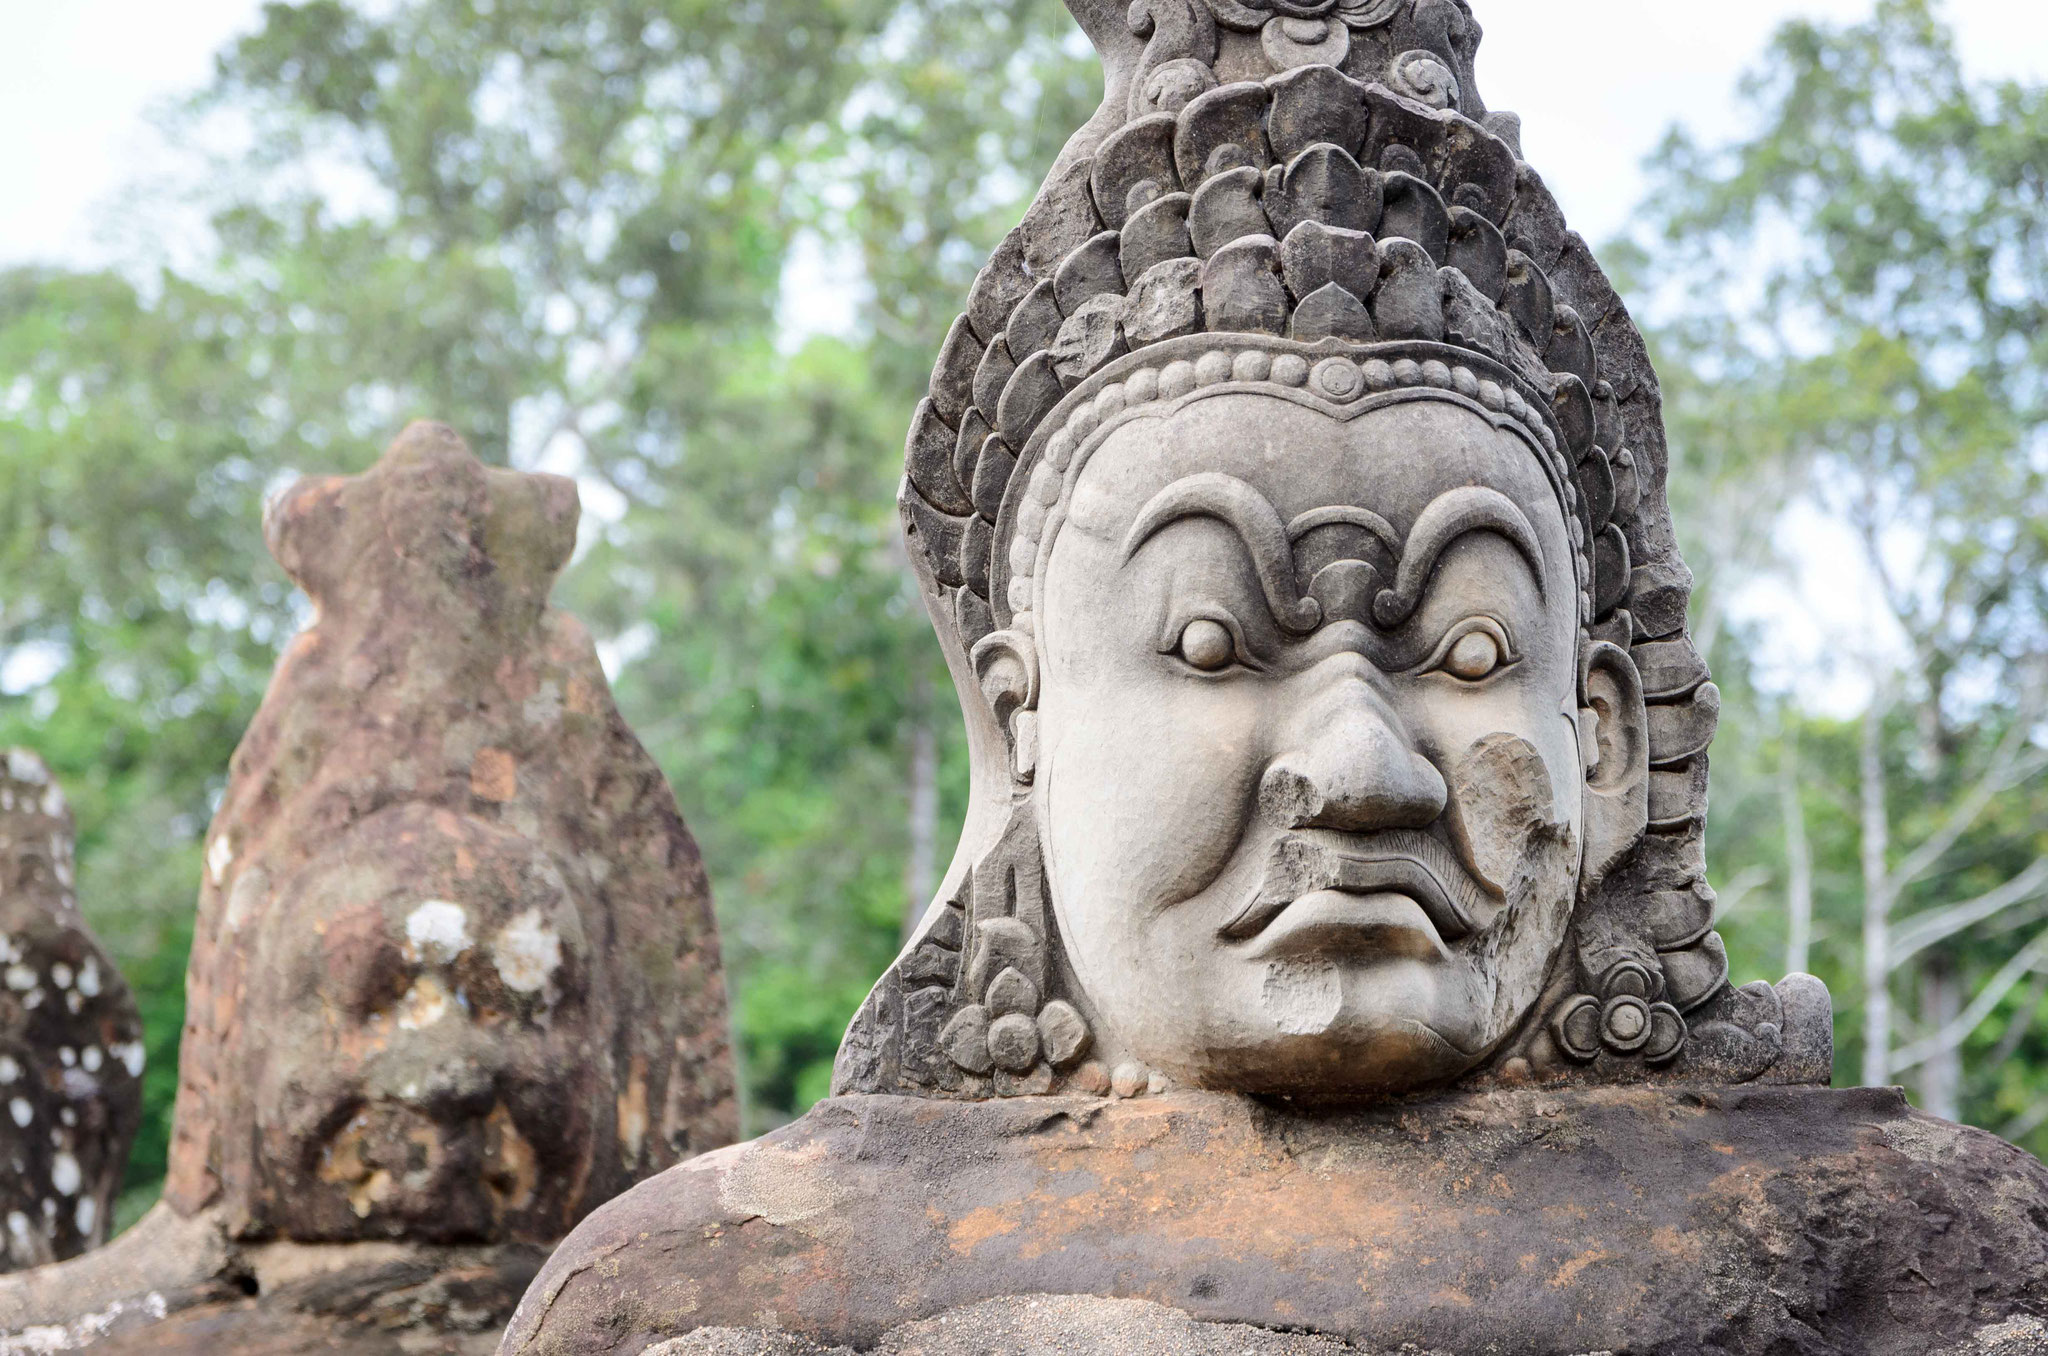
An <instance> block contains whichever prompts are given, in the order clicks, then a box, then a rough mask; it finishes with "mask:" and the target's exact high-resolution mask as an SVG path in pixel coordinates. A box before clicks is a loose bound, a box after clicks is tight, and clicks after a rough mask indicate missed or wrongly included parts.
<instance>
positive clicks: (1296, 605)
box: [1123, 471, 1548, 634]
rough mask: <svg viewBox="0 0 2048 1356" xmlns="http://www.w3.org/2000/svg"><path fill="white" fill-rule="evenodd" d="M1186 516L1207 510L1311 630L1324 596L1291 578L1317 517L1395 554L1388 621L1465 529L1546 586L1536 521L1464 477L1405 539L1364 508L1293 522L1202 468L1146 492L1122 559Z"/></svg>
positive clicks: (1383, 603) (1382, 618)
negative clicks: (1501, 543) (1515, 556)
mask: <svg viewBox="0 0 2048 1356" xmlns="http://www.w3.org/2000/svg"><path fill="white" fill-rule="evenodd" d="M1186 518H1213V519H1215V520H1217V521H1218V522H1221V523H1224V524H1225V525H1227V526H1228V527H1230V528H1231V530H1232V531H1234V532H1236V533H1237V535H1238V537H1239V539H1240V540H1242V541H1243V543H1244V547H1245V553H1246V554H1247V555H1248V556H1249V557H1250V558H1251V562H1252V568H1253V570H1254V571H1255V572H1256V573H1257V575H1258V577H1259V588H1260V590H1261V591H1262V592H1263V593H1264V594H1265V597H1266V603H1267V605H1268V606H1269V607H1271V608H1272V609H1273V616H1274V619H1275V620H1276V621H1278V622H1279V623H1280V625H1281V626H1282V627H1283V628H1285V629H1286V630H1289V631H1292V632H1295V633H1296V634H1306V633H1307V632H1310V631H1313V630H1314V629H1315V628H1316V627H1317V626H1318V625H1320V624H1321V622H1322V605H1321V604H1320V603H1318V602H1317V601H1316V600H1315V599H1314V598H1306V597H1303V596H1302V594H1301V591H1300V589H1299V587H1298V586H1297V584H1296V582H1295V568H1294V542H1295V541H1296V539H1298V538H1300V537H1302V536H1304V535H1305V534H1307V533H1309V532H1311V531H1313V530H1315V529H1316V528H1318V527H1324V526H1328V525H1330V524H1332V523H1347V524H1350V525H1353V526H1357V527H1363V528H1365V529H1366V530H1367V531H1369V532H1371V533H1372V535H1373V536H1374V537H1376V538H1378V539H1379V540H1380V541H1381V542H1382V543H1383V544H1385V545H1386V546H1387V548H1388V550H1389V551H1391V552H1392V553H1393V555H1394V557H1395V559H1396V561H1397V565H1396V568H1395V575H1394V582H1393V584H1392V586H1391V587H1389V588H1385V589H1382V590H1380V592H1379V595H1378V596H1377V597H1375V598H1374V599H1373V609H1372V610H1373V620H1374V621H1375V622H1376V623H1377V624H1378V625H1379V626H1381V627H1382V628H1385V629H1388V630H1391V629H1393V628H1394V627H1397V626H1400V625H1402V624H1404V623H1405V622H1407V620H1408V619H1409V618H1410V617H1412V616H1414V615H1415V609H1416V608H1417V607H1418V606H1420V605H1421V602H1422V594H1423V590H1424V589H1425V588H1427V587H1428V584H1429V579H1430V575H1431V574H1432V573H1433V572H1434V571H1435V569H1436V564H1437V561H1438V560H1439V559H1441V558H1442V556H1443V553H1444V551H1445V550H1447V549H1448V548H1449V547H1450V545H1451V543H1452V542H1455V541H1456V540H1458V539H1459V538H1460V537H1463V536H1465V535H1466V534H1468V533H1472V532H1492V533H1495V534H1497V535H1499V536H1501V537H1504V538H1506V539H1507V541H1508V543H1509V544H1510V545H1512V546H1513V547H1514V548H1515V549H1516V550H1517V551H1518V552H1520V553H1521V555H1522V557H1523V559H1525V560H1526V561H1527V562H1528V564H1529V568H1530V571H1531V573H1532V574H1533V575H1534V576H1535V579H1536V590H1537V592H1538V594H1540V595H1546V596H1547V592H1548V590H1547V587H1546V585H1545V583H1544V579H1543V548H1542V545H1541V544H1540V543H1539V542H1538V541H1537V538H1536V529H1535V528H1533V527H1532V526H1530V524H1529V519H1528V517H1527V515H1525V514H1524V513H1523V512H1522V510H1521V509H1520V508H1518V507H1517V506H1516V504H1515V502H1514V501H1513V500H1512V499H1509V498H1508V497H1507V496H1506V495H1504V494H1502V493H1501V492H1500V491H1499V490H1494V489H1489V488H1487V487H1485V486H1482V485H1466V486H1460V487H1459V488H1457V489H1453V490H1446V491H1445V492H1444V493H1442V494H1440V495H1438V496H1437V497H1436V498H1435V499H1433V500H1431V501H1430V503H1429V506H1428V507H1427V508H1425V509H1423V511H1422V513H1421V515H1420V516H1419V517H1417V518H1416V520H1415V526H1414V527H1413V528H1412V529H1410V531H1409V533H1408V539H1407V541H1406V542H1405V543H1404V542H1402V541H1401V540H1400V537H1399V535H1398V534H1397V533H1396V532H1395V531H1394V529H1393V527H1392V525H1391V524H1389V523H1388V522H1387V520H1386V519H1384V518H1382V517H1380V516H1379V515H1378V514H1376V513H1373V512H1372V511H1371V510H1369V509H1362V508H1356V507H1352V506H1348V505H1338V506H1332V507H1329V508H1322V509H1316V510H1313V511H1311V512H1308V513H1304V514H1302V515H1301V516H1300V517H1298V518H1296V519H1295V520H1294V521H1293V522H1292V523H1291V524H1288V523H1282V522H1281V520H1280V514H1279V512H1278V511H1277V510H1276V509H1275V508H1274V507H1273V505H1272V502H1271V501H1270V500H1268V499H1267V498H1266V496H1265V495H1263V494H1261V493H1259V491H1257V490H1256V489H1254V488H1252V486H1250V485H1248V484H1246V483H1245V482H1244V481H1242V480H1239V479H1238V478H1237V477H1235V476H1229V475H1224V474H1223V473H1221V472H1219V471H1205V472H1202V473H1200V474H1198V475H1192V476H1187V477H1185V478H1184V479H1181V480H1177V481H1175V482H1174V483H1173V484H1171V485H1169V486H1167V487H1166V488H1165V489H1163V490H1161V491H1160V492H1159V493H1158V494H1156V495H1154V496H1152V499H1151V500H1150V501H1149V502H1148V503H1147V504H1146V505H1145V507H1144V508H1143V509H1142V510H1140V511H1139V513H1138V517H1137V520H1136V521H1135V522H1133V523H1132V524H1131V530H1130V531H1129V533H1127V534H1126V535H1125V537H1124V544H1123V559H1124V560H1125V561H1126V562H1128V561H1129V560H1130V559H1131V557H1132V556H1134V555H1136V554H1137V552H1138V549H1139V548H1140V547H1142V546H1144V544H1145V543H1146V542H1148V541H1150V540H1151V539H1152V538H1153V537H1155V536H1157V535H1158V534H1159V532H1160V531H1162V530H1163V529H1164V528H1166V527H1167V526H1168V525H1170V524H1172V523H1176V522H1179V521H1181V520H1183V519H1186Z"/></svg>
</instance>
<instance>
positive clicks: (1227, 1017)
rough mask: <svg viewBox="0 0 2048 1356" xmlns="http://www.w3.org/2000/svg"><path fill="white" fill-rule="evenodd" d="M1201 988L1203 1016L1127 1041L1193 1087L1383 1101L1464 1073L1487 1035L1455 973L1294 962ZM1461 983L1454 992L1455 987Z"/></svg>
mask: <svg viewBox="0 0 2048 1356" xmlns="http://www.w3.org/2000/svg"><path fill="white" fill-rule="evenodd" d="M1247 968H1248V969H1249V970H1250V974H1249V975H1245V976H1241V978H1243V979H1245V980H1248V981H1249V982H1244V983H1239V984H1227V983H1225V984H1216V985H1214V986H1212V987H1209V989H1208V994H1209V996H1210V1000H1211V1001H1210V1003H1209V1004H1207V1005H1205V1006H1207V1007H1208V1011H1206V1012H1203V1013H1200V1014H1199V1015H1197V1014H1194V1013H1190V1012H1188V1011H1187V1010H1186V1009H1185V1008H1184V1009H1182V1013H1181V1015H1182V1017H1183V1018H1184V1019H1192V1020H1188V1021H1187V1022H1186V1024H1185V1025H1182V1026H1179V1027H1162V1026H1158V1025H1152V1026H1151V1027H1150V1028H1149V1029H1146V1030H1138V1031H1134V1032H1133V1033H1132V1034H1133V1037H1134V1038H1133V1039H1131V1040H1130V1041H1129V1046H1130V1048H1131V1049H1132V1052H1133V1053H1134V1054H1135V1055H1136V1056H1137V1057H1138V1058H1139V1059H1140V1060H1142V1061H1144V1062H1145V1063H1147V1064H1149V1065H1151V1066H1152V1067H1154V1068H1158V1069H1161V1070H1163V1071H1164V1072H1166V1073H1167V1074H1169V1075H1171V1076H1172V1077H1173V1078H1174V1079H1175V1080H1176V1081H1178V1082H1180V1083H1182V1084H1185V1085H1188V1086H1193V1087H1201V1088H1209V1089H1215V1090H1219V1091H1222V1090H1228V1091H1235V1092H1248V1093H1262V1094H1276V1095H1289V1096H1293V1095H1308V1094H1316V1095H1320V1096H1336V1097H1361V1096H1385V1095H1388V1094H1394V1093H1402V1092H1408V1091H1412V1090H1415V1089H1418V1088H1423V1087H1428V1086H1431V1085H1434V1084H1438V1083H1443V1082H1447V1081H1449V1080H1451V1079H1454V1078H1456V1077H1458V1076H1459V1075H1461V1074H1463V1073H1466V1072H1468V1071H1469V1070H1470V1069H1471V1068H1472V1067H1473V1066H1474V1065H1475V1064H1477V1063H1478V1062H1479V1061H1480V1059H1481V1058H1483V1057H1484V1054H1485V1051H1486V1049H1487V1048H1488V1046H1489V1043H1490V1041H1491V1040H1492V1038H1493V1037H1494V1035H1495V1034H1496V1033H1495V1032H1493V1031H1492V1030H1491V1029H1490V1023H1489V1021H1488V1015H1489V1013H1490V1010H1491V1004H1490V1003H1489V1002H1484V1001H1480V1000H1481V997H1482V996H1481V995H1479V994H1475V993H1471V992H1468V991H1467V990H1468V988H1469V980H1470V978H1471V976H1470V972H1469V971H1467V970H1466V969H1465V968H1464V967H1462V966H1450V965H1443V964H1440V963H1433V962H1424V961H1415V960H1409V959H1383V960H1380V961H1379V962H1377V963H1363V964H1361V963H1357V962H1352V963H1346V962H1345V961H1343V960H1337V959H1331V958H1315V957H1300V958H1291V959H1285V960H1275V961H1270V962H1267V963H1264V964H1260V965H1257V966H1255V967H1247ZM1461 980H1462V981H1466V982H1464V983H1461V982H1460V981H1461Z"/></svg>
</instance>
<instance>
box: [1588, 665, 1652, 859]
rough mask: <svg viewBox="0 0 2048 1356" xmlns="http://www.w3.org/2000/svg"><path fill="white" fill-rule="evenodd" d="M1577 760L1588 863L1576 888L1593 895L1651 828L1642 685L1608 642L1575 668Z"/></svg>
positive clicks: (1647, 731) (1646, 720)
mask: <svg viewBox="0 0 2048 1356" xmlns="http://www.w3.org/2000/svg"><path fill="white" fill-rule="evenodd" d="M1579 752H1580V756H1581V760H1582V761H1583V763H1584V764H1585V769H1586V801H1585V804H1586V855H1585V863H1584V865H1583V867H1582V868H1581V870H1580V878H1579V879H1580V888H1581V889H1582V890H1586V891H1591V890H1592V889H1594V888H1595V887H1597V886H1598V885H1599V884H1600V882H1601V880H1602V879H1603V878H1604V877H1605V876H1606V875H1607V872H1608V871H1609V870H1610V869H1611V868H1612V867H1613V866H1614V863H1615V862H1616V861H1617V860H1618V859H1619V858H1620V857H1621V855H1622V854H1623V853H1625V852H1627V851H1628V850H1629V849H1630V848H1632V847H1634V846H1635V845H1636V844H1637V843H1638V842H1639V841H1641V839H1642V836H1643V832H1644V830H1645V829H1647V828H1648V827H1649V822H1650V729H1649V717H1648V716H1647V715H1645V714H1644V711H1643V682H1642V678H1641V677H1640V676H1639V675H1638V674H1637V673H1636V665H1635V661H1634V660H1633V659H1630V658H1629V656H1628V652H1627V651H1626V650H1623V649H1622V648H1621V647H1620V646H1618V645H1613V644H1610V643H1608V642H1607V641H1604V640H1603V641H1594V642H1590V643H1588V644H1587V645H1586V646H1585V648H1584V657H1583V659H1582V660H1581V662H1580V665H1579Z"/></svg>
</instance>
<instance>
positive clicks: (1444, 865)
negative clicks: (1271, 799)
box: [1223, 830, 1487, 943]
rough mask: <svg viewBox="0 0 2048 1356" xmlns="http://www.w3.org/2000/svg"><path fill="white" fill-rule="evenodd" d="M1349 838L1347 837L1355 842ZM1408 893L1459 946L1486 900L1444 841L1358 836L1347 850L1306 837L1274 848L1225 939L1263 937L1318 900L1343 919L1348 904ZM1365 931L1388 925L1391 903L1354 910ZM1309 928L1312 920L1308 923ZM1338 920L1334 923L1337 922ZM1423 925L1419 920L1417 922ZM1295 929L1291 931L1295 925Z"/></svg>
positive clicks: (1320, 907) (1323, 909) (1323, 910)
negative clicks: (1297, 909) (1256, 887)
mask: <svg viewBox="0 0 2048 1356" xmlns="http://www.w3.org/2000/svg"><path fill="white" fill-rule="evenodd" d="M1352 837H1353V836H1351V835H1346V838H1347V839H1348V838H1352ZM1331 895H1335V896H1350V897H1352V898H1354V899H1359V900H1364V899H1370V898H1372V897H1375V896H1387V895H1399V896H1406V897H1407V898H1408V899H1410V900H1413V901H1414V903H1415V904H1417V905H1419V906H1420V907H1421V911H1422V914H1423V915H1424V917H1426V918H1427V920H1428V923H1429V926H1430V927H1431V928H1432V929H1433V930H1434V931H1435V934H1436V939H1437V940H1438V941H1440V942H1444V943H1449V942H1455V941H1457V940H1459V939H1460V938H1463V937H1468V936H1470V935H1471V934H1472V933H1473V932H1475V931H1477V930H1478V926H1479V925H1478V921H1477V918H1478V913H1479V910H1481V909H1482V908H1484V907H1485V906H1486V903H1487V899H1486V896H1485V894H1484V892H1482V891H1481V889H1480V888H1479V886H1478V884H1477V883H1476V882H1475V881H1474V880H1473V879H1472V877H1471V875H1470V874H1469V873H1468V872H1466V871H1465V870H1464V868H1463V867H1462V866H1461V865H1459V863H1458V862H1457V861H1456V860H1455V859H1453V858H1452V856H1451V851H1450V849H1449V848H1448V847H1446V846H1445V845H1444V844H1443V843H1442V842H1440V841H1439V840H1437V839H1435V838H1433V837H1431V836H1429V835H1428V834H1425V833H1420V832H1416V831H1413V830H1399V831H1395V832H1390V833H1381V834H1373V835H1371V836H1369V837H1367V836H1356V838H1355V841H1347V842H1345V843H1343V844H1342V845H1341V846H1337V845H1333V844H1331V843H1328V842H1324V841H1320V840H1318V839H1314V838H1309V837H1307V836H1304V835H1300V834H1290V835H1287V836H1286V837H1283V838H1281V839H1280V840H1279V841H1277V842H1276V843H1274V844H1273V849H1272V852H1271V854H1270V855H1269V856H1268V858H1267V861H1266V876H1265V880H1264V882H1263V883H1262V885H1261V886H1260V888H1259V892H1258V893H1257V894H1256V895H1254V896H1253V897H1252V900H1251V902H1250V903H1249V904H1247V905H1246V906H1245V907H1244V908H1243V909H1242V910H1241V911H1240V912H1239V913H1238V915H1237V916H1236V917H1235V918H1233V919H1231V920H1230V922H1228V923H1226V924H1225V925H1224V926H1223V935H1224V936H1225V937H1227V938H1229V939H1230V940H1232V941H1245V940H1248V939H1250V938H1252V937H1255V936H1257V935H1258V934H1260V933H1261V932H1264V931H1265V930H1266V929H1267V928H1268V927H1269V926H1271V925H1272V924H1273V923H1274V922H1275V920H1277V919H1279V918H1280V917H1281V916H1282V915H1283V914H1286V913H1287V912H1289V910H1290V909H1292V908H1294V907H1296V906H1297V905H1303V906H1306V905H1308V904H1309V903H1310V901H1312V900H1313V901H1314V902H1315V907H1314V912H1315V913H1317V914H1332V915H1334V916H1342V915H1344V914H1345V913H1346V912H1347V908H1346V907H1339V906H1340V905H1341V904H1342V900H1341V899H1336V900H1333V899H1331V898H1327V897H1326V896H1331ZM1348 912H1349V913H1352V914H1356V915H1357V916H1358V921H1359V923H1360V925H1361V926H1385V925H1388V924H1391V923H1393V922H1394V921H1395V920H1394V919H1392V918H1380V917H1379V916H1378V915H1379V914H1381V913H1384V912H1385V908H1384V905H1383V904H1382V905H1372V906H1366V905H1363V904H1355V905H1351V906H1348ZM1301 921H1302V922H1303V923H1304V924H1306V923H1307V921H1308V920H1307V919H1305V918H1304V919H1302V920H1301ZM1333 921H1334V918H1333ZM1416 921H1419V920H1416ZM1290 931H1292V929H1291V928H1290Z"/></svg>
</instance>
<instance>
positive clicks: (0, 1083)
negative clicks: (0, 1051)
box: [0, 1055, 21, 1087]
mask: <svg viewBox="0 0 2048 1356" xmlns="http://www.w3.org/2000/svg"><path fill="white" fill-rule="evenodd" d="M20 1077H21V1065H19V1064H17V1063H15V1062H14V1056H13V1055H0V1087H4V1086H5V1085H7V1084H9V1083H12V1082H13V1081H14V1080H15V1079H17V1078H20Z"/></svg>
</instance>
